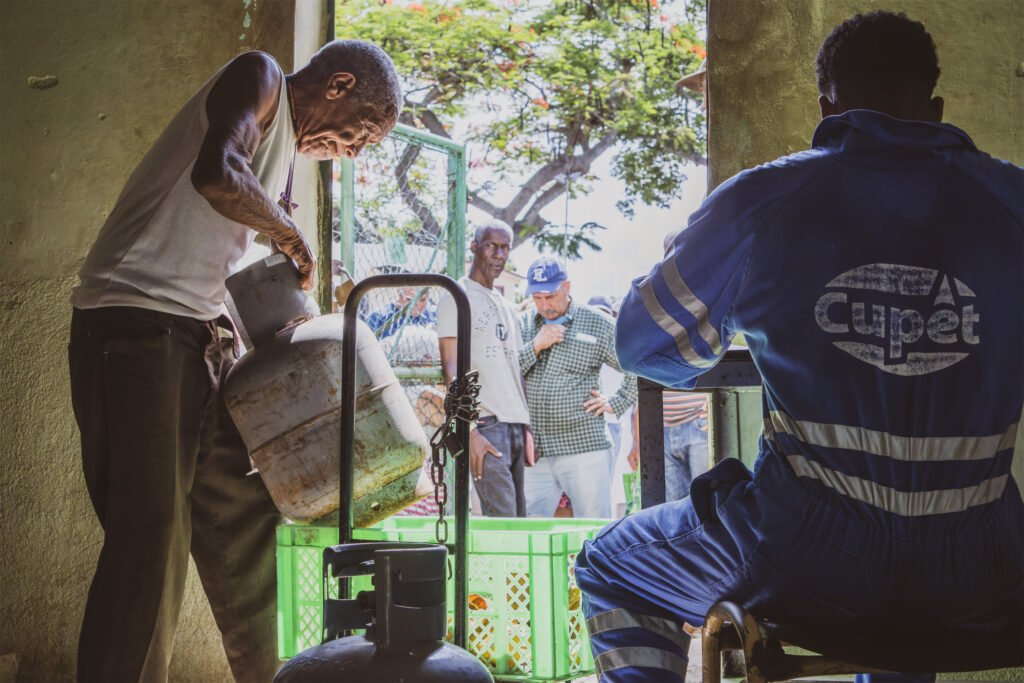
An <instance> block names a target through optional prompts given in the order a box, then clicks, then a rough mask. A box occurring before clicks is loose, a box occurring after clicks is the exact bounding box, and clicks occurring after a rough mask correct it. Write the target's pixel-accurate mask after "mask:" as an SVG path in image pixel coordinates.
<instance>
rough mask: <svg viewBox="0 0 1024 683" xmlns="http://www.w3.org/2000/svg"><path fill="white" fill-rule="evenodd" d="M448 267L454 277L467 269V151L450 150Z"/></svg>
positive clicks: (457, 276)
mask: <svg viewBox="0 0 1024 683" xmlns="http://www.w3.org/2000/svg"><path fill="white" fill-rule="evenodd" d="M448 220H449V225H450V226H451V229H450V230H449V231H448V245H447V247H448V248H447V252H448V269H447V272H448V274H449V275H450V276H452V277H453V278H460V277H462V276H463V274H464V273H465V270H466V152H465V149H460V150H457V151H456V150H450V151H449V152H448Z"/></svg>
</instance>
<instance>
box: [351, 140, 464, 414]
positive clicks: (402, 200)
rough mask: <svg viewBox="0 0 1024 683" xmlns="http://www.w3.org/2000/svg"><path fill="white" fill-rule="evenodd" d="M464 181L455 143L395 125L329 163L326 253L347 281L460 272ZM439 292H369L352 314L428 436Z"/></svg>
mask: <svg viewBox="0 0 1024 683" xmlns="http://www.w3.org/2000/svg"><path fill="white" fill-rule="evenodd" d="M465 178H466V175H465V150H464V148H463V147H462V146H461V145H458V144H456V143H453V142H451V141H450V140H446V139H444V138H439V137H437V136H433V135H430V134H427V133H424V132H423V131H420V130H417V129H414V128H410V127H407V126H402V125H398V126H396V127H395V129H394V130H393V131H392V133H391V134H390V135H388V137H387V138H385V139H384V141H383V142H381V143H380V144H379V145H374V146H372V147H368V148H366V149H364V150H363V152H362V154H361V155H360V156H359V157H358V158H356V159H355V160H347V159H346V160H342V161H341V162H338V163H336V164H335V171H334V179H335V183H334V192H333V193H332V194H333V196H334V199H335V205H334V212H333V223H334V229H333V235H332V238H333V241H332V251H333V253H332V257H333V259H334V260H335V261H337V262H338V263H339V264H340V265H343V266H344V267H345V268H346V269H347V270H348V272H349V273H350V274H351V275H352V277H353V278H354V279H355V280H356V281H358V280H361V279H362V278H364V277H367V276H370V275H377V274H381V273H401V272H407V273H444V274H446V275H449V276H450V277H452V278H455V279H457V278H459V277H461V275H462V272H463V269H464V261H465V213H466V182H465ZM335 277H336V278H337V274H336V275H335ZM335 284H340V281H338V280H337V279H336V281H335ZM443 293H444V290H442V289H440V288H438V287H425V288H415V287H403V288H395V289H376V290H372V291H370V292H368V293H367V295H366V296H365V297H364V298H363V300H362V302H361V304H360V310H359V317H360V318H361V319H362V320H363V321H364V322H365V323H366V324H367V325H369V327H370V329H372V330H373V331H374V333H375V334H376V335H377V338H378V339H379V340H380V342H381V345H382V347H383V348H384V352H385V354H386V355H387V357H388V360H389V361H390V362H391V365H392V367H393V368H394V369H395V373H396V374H397V375H398V377H399V379H400V380H401V382H402V384H403V386H404V387H405V389H406V394H407V395H408V397H409V400H410V402H411V403H412V405H413V407H414V408H415V410H416V414H417V416H418V417H419V418H420V422H421V424H423V425H424V429H425V430H426V431H427V432H428V434H429V433H432V432H433V430H434V429H435V428H436V425H438V424H440V421H441V418H442V405H441V404H442V401H443V397H444V388H443V386H442V385H441V382H442V376H441V368H440V350H439V347H438V341H437V316H436V310H437V303H438V301H439V299H440V297H441V295H442V294H443Z"/></svg>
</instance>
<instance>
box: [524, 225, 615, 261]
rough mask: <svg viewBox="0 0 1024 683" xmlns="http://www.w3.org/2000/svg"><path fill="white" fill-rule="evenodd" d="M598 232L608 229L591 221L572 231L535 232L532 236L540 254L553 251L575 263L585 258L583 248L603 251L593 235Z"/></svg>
mask: <svg viewBox="0 0 1024 683" xmlns="http://www.w3.org/2000/svg"><path fill="white" fill-rule="evenodd" d="M598 230H607V228H605V227H604V226H603V225H598V224H597V223H594V222H593V221H590V222H588V223H584V224H583V225H581V226H580V227H579V228H576V227H573V229H572V230H571V231H570V230H568V229H565V230H564V231H563V230H561V229H554V228H553V229H551V230H546V231H544V232H536V231H535V232H534V233H533V234H532V235H531V236H532V237H533V242H534V244H535V245H536V247H537V251H539V252H540V253H542V254H543V253H544V252H547V251H551V252H554V253H555V254H556V255H558V256H566V257H568V258H569V259H570V260H573V261H575V260H578V259H581V258H583V247H587V248H589V249H592V250H593V251H601V244H600V243H599V242H598V241H597V239H596V238H595V236H594V235H593V233H596V232H597V231H598Z"/></svg>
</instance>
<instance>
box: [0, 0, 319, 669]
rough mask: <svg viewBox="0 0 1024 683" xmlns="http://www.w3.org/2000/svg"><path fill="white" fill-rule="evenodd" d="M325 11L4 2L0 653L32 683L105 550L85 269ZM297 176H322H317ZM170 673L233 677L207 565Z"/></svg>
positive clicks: (177, 0) (65, 655) (193, 591)
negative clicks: (175, 158) (227, 80)
mask: <svg viewBox="0 0 1024 683" xmlns="http://www.w3.org/2000/svg"><path fill="white" fill-rule="evenodd" d="M297 2H298V4H300V5H301V11H300V12H297V11H296V9H297V8H296V3H297ZM325 6H326V4H325V2H323V0H273V1H271V0H173V1H172V0H147V1H145V2H110V1H108V0H77V1H75V2H71V1H69V0H64V1H46V0H28V1H21V0H2V1H0V240H2V248H3V258H2V259H0V406H2V420H0V655H4V654H8V653H16V654H18V655H19V657H20V660H21V674H20V680H23V681H60V680H71V679H72V678H73V676H74V667H75V647H76V641H77V635H78V627H79V624H80V621H81V617H82V610H83V605H84V600H85V595H86V592H87V589H88V585H89V581H90V579H91V576H92V570H93V567H94V564H95V561H96V557H97V555H98V553H99V548H100V540H101V538H100V529H99V525H98V523H97V522H96V520H95V517H94V515H93V512H92V509H91V507H90V504H89V501H88V496H87V494H86V490H85V485H84V481H83V478H82V475H81V470H80V464H79V444H78V431H77V428H76V426H75V423H74V417H73V414H72V411H71V402H70V397H69V386H68V380H67V360H66V338H67V332H68V326H69V322H70V306H69V304H68V303H67V301H68V295H69V292H70V290H71V287H72V286H73V285H74V284H76V282H77V278H76V275H75V274H76V272H77V270H78V268H79V266H80V265H81V263H82V261H83V259H84V258H85V254H86V252H87V250H88V249H89V247H90V245H91V244H92V241H93V239H94V238H95V236H96V233H97V232H98V231H99V229H100V227H101V225H102V224H103V220H104V218H105V216H106V215H107V212H108V211H109V210H110V208H111V207H112V205H113V203H114V200H115V199H116V197H117V194H118V192H119V190H120V188H121V186H122V184H123V183H124V181H125V179H126V178H127V176H128V174H129V173H130V172H131V170H132V168H133V167H134V166H135V164H136V163H137V162H138V161H139V160H140V159H141V158H142V155H143V154H144V153H145V151H146V150H147V148H148V147H149V145H150V144H151V143H152V142H153V140H155V139H156V137H157V135H158V134H159V133H160V131H161V130H162V128H163V126H164V125H165V124H166V123H167V122H168V121H169V120H170V118H171V116H172V115H173V114H174V112H175V111H176V110H177V108H178V107H179V106H180V105H181V104H182V103H183V102H184V101H185V100H186V99H187V98H188V97H189V95H191V93H192V92H194V91H195V90H196V89H197V88H199V87H200V86H201V85H202V83H203V82H204V81H205V80H206V79H207V78H208V77H209V76H210V75H212V73H213V72H214V71H215V70H216V69H218V68H219V67H220V66H221V65H222V64H223V63H224V62H226V61H227V60H229V59H230V58H232V57H233V56H235V55H237V54H238V53H240V52H243V51H245V50H250V49H261V50H264V51H266V52H269V53H270V54H272V55H274V56H275V57H276V58H277V59H278V60H279V61H280V62H281V65H282V67H283V68H284V70H285V71H286V72H290V71H291V70H292V64H293V60H297V59H300V58H301V61H302V62H303V63H304V62H305V61H306V57H308V55H309V54H310V53H311V52H312V49H313V48H315V47H316V46H317V45H318V44H319V43H320V42H321V40H322V37H323V28H322V26H323V25H324V22H325V18H324V14H323V12H324V8H325ZM296 30H297V31H299V33H300V34H301V35H303V36H304V40H303V41H302V49H301V50H300V49H299V48H297V47H296V46H295V44H294V43H295V41H294V37H295V31H296ZM309 32H312V33H313V35H314V37H312V38H311V37H309V35H307V34H308V33H309ZM33 85H34V86H35V87H33ZM45 86H48V87H45ZM299 173H301V174H302V176H301V177H302V178H304V179H307V180H308V179H309V178H311V177H312V174H311V172H310V170H309V168H307V167H306V165H305V164H301V163H300V167H299ZM299 193H300V194H299V200H298V201H299V202H300V204H302V205H303V208H302V209H300V213H299V214H298V215H297V219H298V220H299V221H301V225H302V226H303V228H304V229H305V230H307V231H308V232H309V233H312V232H313V231H314V230H315V225H314V224H313V223H312V222H311V220H313V217H315V214H316V212H315V208H316V202H317V191H316V187H315V184H314V185H310V184H309V183H308V182H307V183H303V184H300V185H299ZM171 675H172V679H174V680H181V681H186V680H193V681H216V680H228V679H229V678H230V676H229V674H228V670H227V664H226V662H225V660H224V655H223V652H222V650H221V648H220V641H219V637H218V635H217V632H216V628H215V626H214V624H213V619H212V616H211V614H210V611H209V608H208V607H207V605H206V602H205V599H204V598H203V596H202V591H201V589H200V588H199V585H198V580H197V578H196V576H195V573H194V571H193V573H192V575H191V576H190V577H189V585H188V589H187V598H186V605H185V608H184V610H183V613H182V617H181V622H180V628H179V632H178V639H177V645H176V650H175V656H174V661H173V664H172V667H171Z"/></svg>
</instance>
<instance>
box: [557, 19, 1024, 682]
mask: <svg viewBox="0 0 1024 683" xmlns="http://www.w3.org/2000/svg"><path fill="white" fill-rule="evenodd" d="M817 68H818V87H819V90H820V91H821V97H820V99H819V102H820V105H821V113H822V122H821V124H820V125H819V126H818V129H817V130H816V131H815V134H814V138H813V141H812V149H811V150H809V151H806V152H801V153H798V154H794V155H792V156H788V157H784V158H781V159H778V160H777V161H774V162H772V163H770V164H766V165H764V166H760V167H758V168H756V169H753V170H749V171H745V172H743V173H741V174H739V175H737V176H735V177H734V178H732V179H730V180H729V181H728V182H726V183H725V184H723V185H722V186H721V187H720V188H718V190H716V191H715V192H714V193H713V194H712V195H711V196H710V197H708V199H707V201H705V203H704V205H703V206H702V207H701V208H700V209H699V210H698V211H697V212H696V213H695V214H694V215H693V216H691V218H690V222H689V227H688V228H687V229H686V230H684V231H683V232H682V233H680V235H679V236H678V237H677V238H676V240H675V244H674V247H673V249H672V250H671V251H670V252H669V253H668V254H667V255H666V258H665V260H664V261H663V262H662V263H661V264H659V265H657V266H656V267H655V268H654V269H653V270H652V271H651V272H650V273H649V274H648V275H647V276H646V277H642V278H639V279H637V280H636V281H634V283H633V286H632V289H631V291H630V293H629V294H628V296H627V297H626V299H625V301H624V302H623V304H622V308H621V311H620V314H619V321H618V326H617V351H618V354H619V358H620V360H621V362H622V366H623V368H624V369H627V370H631V371H634V372H636V373H638V374H640V375H644V376H647V377H650V378H652V379H654V380H656V381H658V382H661V383H663V384H666V385H669V386H675V387H686V388H689V387H693V386H694V383H695V379H696V377H697V376H698V375H699V374H701V373H702V372H704V371H706V370H707V369H708V368H709V367H711V366H712V365H713V364H714V363H715V362H716V361H717V360H718V359H719V358H720V357H721V356H722V354H723V352H724V349H725V348H726V347H727V346H728V344H729V340H730V339H731V337H732V336H733V335H735V334H737V333H741V332H742V333H743V334H744V336H745V338H746V340H747V343H748V344H749V346H750V349H751V353H752V354H753V357H754V360H755V362H756V363H757V366H758V369H759V370H760V372H761V375H762V376H763V378H764V433H763V435H762V437H761V440H760V456H759V458H758V461H757V465H756V467H755V470H754V473H753V474H751V473H750V472H749V471H748V470H747V469H746V468H745V467H744V466H743V465H742V464H741V463H740V462H739V461H738V460H727V461H725V462H723V463H721V464H720V465H718V466H717V467H715V468H714V469H712V470H711V471H710V472H708V473H706V474H704V475H702V476H700V477H698V478H697V479H695V480H694V482H693V485H692V487H691V490H690V494H691V495H690V499H689V500H688V501H680V502H677V503H667V504H665V505H661V506H657V507H654V508H651V509H648V510H644V511H642V512H639V513H637V514H634V515H631V516H629V517H626V518H624V519H623V520H621V521H619V522H617V523H615V524H613V525H611V526H609V527H608V528H607V529H605V530H604V531H603V532H602V533H601V534H600V535H599V536H598V537H597V538H596V539H595V540H594V541H593V542H590V543H587V544H586V546H585V548H584V550H583V551H582V552H581V553H580V555H579V557H578V560H577V565H576V578H577V580H578V582H579V585H580V587H581V589H582V591H583V593H584V595H585V602H584V605H585V610H586V614H587V617H588V627H589V630H590V634H591V646H592V649H593V651H594V655H595V660H596V664H597V667H598V671H599V672H600V673H601V676H602V679H601V680H602V681H608V682H613V681H614V682H623V681H682V680H683V675H684V672H685V668H686V655H687V647H688V645H689V639H688V637H687V636H686V633H685V632H684V631H683V629H682V624H683V622H689V623H691V624H700V623H702V622H703V618H704V614H705V613H706V610H707V609H708V607H709V606H710V605H711V604H713V603H714V602H716V601H718V600H720V599H724V598H729V599H731V600H733V601H735V602H738V603H740V604H742V605H743V606H744V607H746V608H747V609H749V610H751V611H753V612H754V613H755V614H758V615H759V616H764V617H770V618H774V619H777V620H780V621H786V622H789V623H793V624H794V625H802V626H805V627H817V628H827V629H829V630H830V631H832V632H835V633H837V634H857V633H866V632H870V633H872V634H875V635H879V634H885V633H887V632H894V633H903V634H905V633H908V632H913V633H916V634H917V635H919V636H921V637H934V638H946V639H948V638H949V637H950V635H951V634H957V635H960V636H962V635H965V634H966V635H970V636H983V635H986V634H997V633H1000V632H1003V631H1005V629H1007V628H1013V627H1019V624H1020V622H1021V619H1022V614H1024V609H1022V606H1024V604H1022V603H1024V598H1022V596H1024V591H1022V585H1024V568H1022V557H1024V546H1022V543H1024V506H1022V503H1021V497H1020V493H1019V492H1018V488H1017V485H1016V483H1015V482H1014V480H1013V479H1012V477H1011V476H1010V464H1011V459H1012V457H1013V443H1014V437H1015V434H1016V429H1017V421H1018V419H1019V416H1020V414H1021V406H1022V400H1024V382H1022V377H1024V357H1022V354H1021V348H1024V269H1022V265H1021V264H1022V255H1024V230H1022V229H1021V224H1022V220H1024V194H1022V192H1021V188H1022V187H1024V170H1022V169H1020V168H1018V167H1015V166H1012V165H1010V164H1007V163H1003V162H999V161H997V160H994V159H992V158H991V157H989V156H987V155H985V154H983V153H982V152H980V151H978V149H977V148H976V147H975V146H974V144H973V142H972V141H971V139H970V138H969V137H968V136H967V134H965V133H964V132H963V131H961V130H959V129H957V128H955V127H953V126H950V125H944V124H941V123H940V122H939V121H940V120H941V115H942V100H941V99H940V98H937V97H936V98H933V97H932V90H933V88H934V86H935V83H936V81H937V78H938V74H939V69H938V64H937V58H936V54H935V46H934V44H933V43H932V40H931V37H930V36H929V35H928V34H927V33H926V32H925V30H924V27H923V26H922V25H921V24H919V23H916V22H912V21H910V20H909V19H907V18H906V17H905V16H903V15H894V14H890V13H885V12H873V13H871V14H867V15H864V16H860V15H858V16H856V17H854V18H852V19H850V20H848V21H846V22H844V23H843V24H841V25H840V26H838V27H837V28H836V29H835V30H834V31H833V32H832V33H831V35H829V37H828V38H827V39H826V40H825V42H824V43H823V45H822V47H821V50H820V52H819V54H818V60H817Z"/></svg>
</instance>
